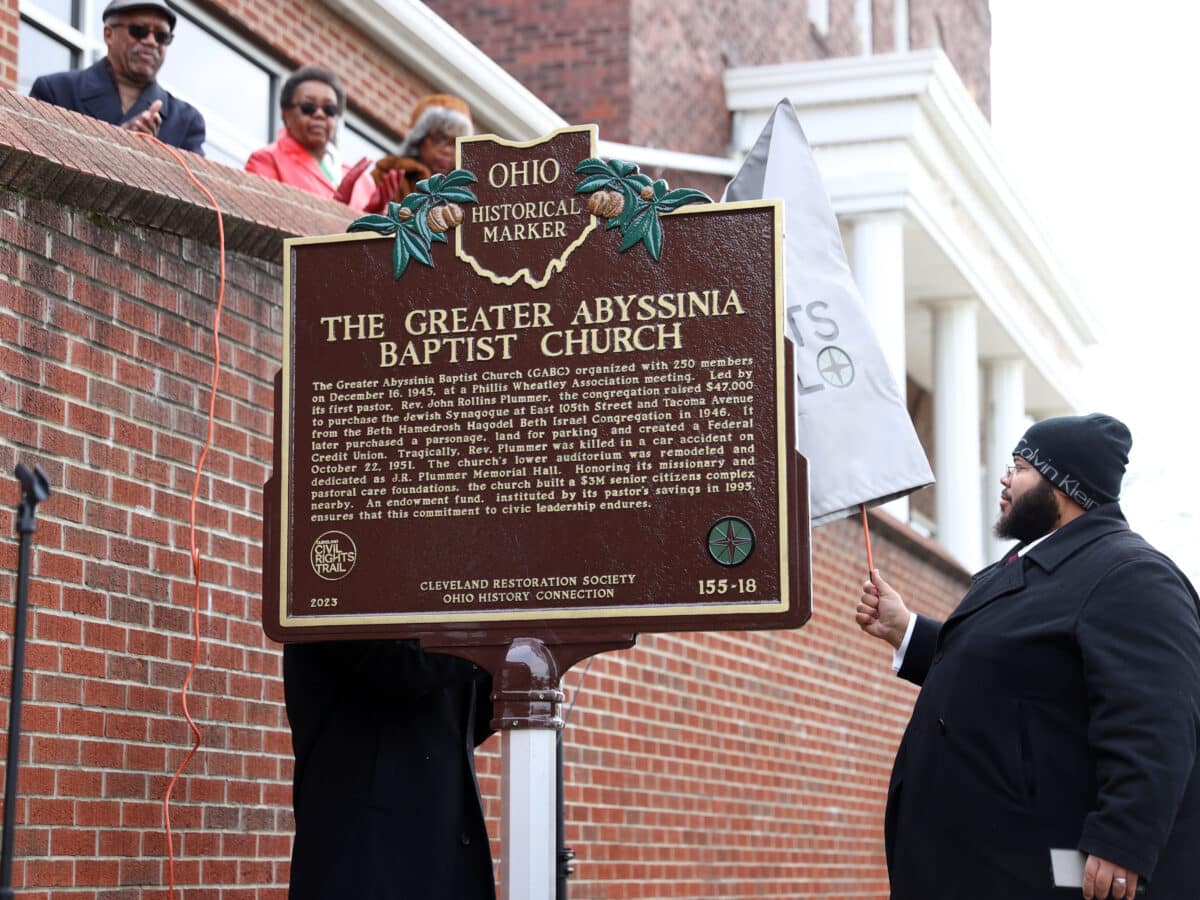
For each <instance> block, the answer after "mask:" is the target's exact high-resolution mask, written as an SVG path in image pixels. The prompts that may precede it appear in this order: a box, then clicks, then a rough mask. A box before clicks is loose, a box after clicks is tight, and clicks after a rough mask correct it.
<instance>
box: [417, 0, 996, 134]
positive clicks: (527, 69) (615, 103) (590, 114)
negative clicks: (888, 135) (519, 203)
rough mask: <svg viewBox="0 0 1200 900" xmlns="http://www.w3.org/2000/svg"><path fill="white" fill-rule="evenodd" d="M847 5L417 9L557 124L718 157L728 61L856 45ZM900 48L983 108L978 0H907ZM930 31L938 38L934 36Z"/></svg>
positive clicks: (879, 0)
mask: <svg viewBox="0 0 1200 900" xmlns="http://www.w3.org/2000/svg"><path fill="white" fill-rule="evenodd" d="M854 5H855V4H854V0H830V3H829V30H828V32H827V33H825V34H821V33H819V32H818V31H817V30H816V29H815V28H813V26H812V25H811V24H810V22H809V20H808V4H807V2H806V0H784V2H778V0H753V2H750V0H737V2H735V0H716V2H711V3H706V4H701V3H667V2H663V0H607V2H602V0H588V2H573V0H554V2H552V3H550V4H546V3H540V4H538V5H537V7H536V15H535V14H533V13H532V12H531V11H532V10H534V9H535V8H534V7H530V6H529V5H528V4H523V3H521V2H520V0H489V2H487V3H482V4H481V3H478V2H471V0H431V2H430V3H429V6H430V7H431V8H432V9H433V10H434V11H435V12H437V13H438V14H439V15H440V16H442V17H443V18H444V19H446V20H447V21H448V22H449V23H450V24H451V25H453V26H454V27H455V28H456V29H458V30H459V31H460V32H462V33H463V34H464V35H466V36H467V37H469V38H470V39H471V40H472V41H474V42H475V43H476V44H477V45H478V46H479V47H480V48H481V49H482V50H483V51H484V52H485V53H487V54H488V56H490V57H491V58H492V59H494V60H495V61H496V62H497V63H499V64H500V65H501V66H503V67H504V68H505V69H506V70H507V71H508V72H509V73H510V74H511V75H513V77H515V78H516V79H517V80H518V81H520V82H521V83H522V84H524V85H526V86H527V87H528V88H529V89H530V90H532V91H533V92H534V93H535V94H537V95H538V96H539V97H540V98H541V99H542V100H544V101H545V102H546V103H547V104H548V105H550V106H551V107H553V108H554V109H555V110H556V111H557V112H558V113H559V114H561V115H562V116H563V117H564V118H566V119H567V121H569V122H573V123H581V122H596V123H597V124H599V125H600V134H601V137H604V138H607V139H609V140H615V141H625V142H629V143H634V144H645V145H648V146H653V147H664V148H667V149H671V150H682V151H686V152H691V153H706V154H712V155H717V156H723V155H725V154H726V153H727V152H728V149H729V148H728V144H729V137H730V133H729V132H730V120H729V115H728V112H727V110H726V107H725V94H724V87H723V83H722V75H723V73H724V71H725V69H727V68H731V67H735V66H755V65H770V64H775V63H788V62H801V61H804V60H814V59H824V58H828V57H840V56H851V55H854V54H857V53H860V52H861V47H862V41H861V39H860V36H859V34H858V28H857V25H856V23H855V21H854ZM893 9H894V2H893V0H876V2H875V3H874V4H873V8H872V16H873V20H872V21H873V24H872V37H873V40H874V42H875V51H876V52H879V53H884V52H891V51H892V50H893V49H894V47H895V41H894V39H893V36H892V16H893ZM909 32H910V42H911V46H912V49H914V50H916V49H924V48H928V47H934V46H942V47H943V48H944V49H945V51H946V53H947V55H948V56H949V57H950V60H951V62H953V63H954V65H955V67H956V68H957V69H958V71H959V73H960V74H961V75H962V77H963V81H964V82H965V83H966V84H967V87H968V89H969V90H970V91H971V93H972V95H973V96H974V97H975V99H976V100H977V102H978V103H979V105H980V108H981V109H982V110H983V112H984V114H985V115H986V114H987V113H988V112H989V104H990V93H989V83H990V82H989V78H990V64H989V48H990V45H991V19H990V14H989V12H988V7H987V0H970V2H968V3H963V2H960V0H910V8H909ZM939 35H940V36H939Z"/></svg>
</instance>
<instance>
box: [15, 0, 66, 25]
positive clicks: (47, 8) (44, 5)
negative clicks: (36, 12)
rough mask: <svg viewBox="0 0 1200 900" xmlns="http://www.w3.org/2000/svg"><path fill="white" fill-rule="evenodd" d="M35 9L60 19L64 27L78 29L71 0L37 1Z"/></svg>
mask: <svg viewBox="0 0 1200 900" xmlns="http://www.w3.org/2000/svg"><path fill="white" fill-rule="evenodd" d="M21 5H22V6H24V5H25V4H24V3H22V4H21ZM37 8H38V9H40V10H41V11H42V12H45V13H49V14H50V15H52V16H54V18H56V19H61V20H62V23H63V24H64V25H72V26H74V27H76V28H78V27H79V23H78V22H77V21H75V17H76V15H77V13H76V10H75V3H74V2H73V0H37Z"/></svg>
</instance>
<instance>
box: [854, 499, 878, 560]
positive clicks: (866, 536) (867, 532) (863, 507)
mask: <svg viewBox="0 0 1200 900" xmlns="http://www.w3.org/2000/svg"><path fill="white" fill-rule="evenodd" d="M858 509H859V512H861V513H862V526H863V540H864V541H865V542H866V544H867V577H868V578H869V577H870V576H871V573H872V572H874V571H875V561H874V560H873V559H872V558H871V529H870V526H868V525H867V504H865V503H860V504H858Z"/></svg>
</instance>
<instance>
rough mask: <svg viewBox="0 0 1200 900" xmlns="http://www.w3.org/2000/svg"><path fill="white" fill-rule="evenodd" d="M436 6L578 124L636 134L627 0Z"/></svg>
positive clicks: (467, 0) (617, 135) (604, 133)
mask: <svg viewBox="0 0 1200 900" xmlns="http://www.w3.org/2000/svg"><path fill="white" fill-rule="evenodd" d="M427 5H428V6H429V8H430V9H432V10H433V11H434V12H436V13H437V14H438V15H439V16H441V17H442V18H443V19H445V20H446V21H447V22H449V23H450V24H451V25H453V26H454V27H455V28H456V29H457V30H458V31H460V32H461V33H462V34H463V35H465V36H466V37H468V38H470V40H471V41H472V42H473V43H474V44H475V45H476V46H477V47H479V49H480V50H482V51H483V52H484V53H486V54H487V55H488V56H489V57H491V58H492V59H493V60H495V62H496V63H498V64H499V65H500V66H502V67H503V68H504V69H505V70H506V71H507V72H508V73H509V74H510V75H512V76H513V77H515V78H516V79H517V80H518V81H520V82H521V83H522V84H523V85H524V86H525V87H527V88H528V89H529V90H530V91H532V92H533V93H534V94H535V95H537V96H538V97H539V98H540V99H541V100H542V101H544V102H545V103H546V104H547V105H549V106H550V107H552V108H553V109H554V110H555V112H557V113H558V114H559V115H561V116H562V117H563V118H565V119H566V120H567V121H568V122H571V123H572V124H582V123H587V122H594V123H596V124H597V125H599V126H600V135H601V137H604V138H606V139H608V140H611V141H628V140H630V126H629V109H630V102H631V98H632V92H633V90H634V84H636V82H632V81H631V73H632V61H631V56H633V55H636V54H637V53H640V52H643V50H642V48H641V47H639V46H638V45H637V39H636V37H633V36H632V35H631V29H632V28H634V27H635V26H634V25H633V24H631V22H630V8H629V5H628V0H543V2H539V3H538V4H537V5H536V6H534V5H531V4H529V3H527V2H525V0H490V2H487V3H479V2H476V0H430V2H428V3H427Z"/></svg>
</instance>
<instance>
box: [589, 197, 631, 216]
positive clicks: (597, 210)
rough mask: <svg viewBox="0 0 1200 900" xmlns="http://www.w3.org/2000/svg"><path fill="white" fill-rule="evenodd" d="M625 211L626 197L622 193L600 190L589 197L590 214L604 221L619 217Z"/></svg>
mask: <svg viewBox="0 0 1200 900" xmlns="http://www.w3.org/2000/svg"><path fill="white" fill-rule="evenodd" d="M624 209H625V197H624V195H622V194H621V192H620V191H609V190H600V191H596V192H594V193H593V194H592V195H591V196H590V197H588V212H590V213H591V214H592V215H593V216H600V218H602V219H611V218H613V217H614V216H619V215H620V214H621V213H622V212H623V211H624Z"/></svg>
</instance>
